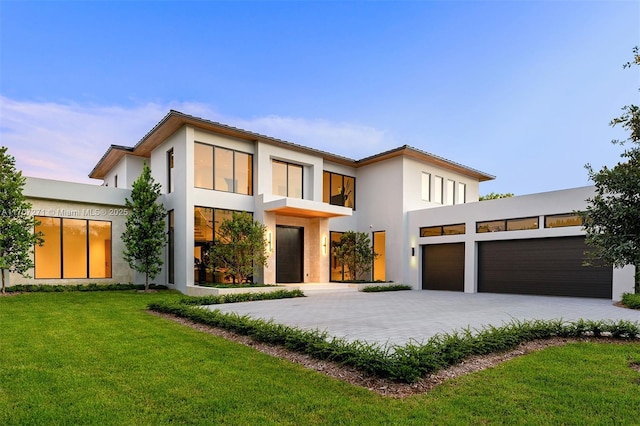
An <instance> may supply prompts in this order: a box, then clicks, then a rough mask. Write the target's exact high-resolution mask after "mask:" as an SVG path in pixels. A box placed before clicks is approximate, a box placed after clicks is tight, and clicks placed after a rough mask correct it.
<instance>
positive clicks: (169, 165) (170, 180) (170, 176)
mask: <svg viewBox="0 0 640 426" xmlns="http://www.w3.org/2000/svg"><path fill="white" fill-rule="evenodd" d="M173 185H174V183H173V148H171V149H170V150H169V151H167V193H171V192H173V191H174V187H173Z"/></svg>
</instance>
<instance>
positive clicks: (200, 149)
mask: <svg viewBox="0 0 640 426" xmlns="http://www.w3.org/2000/svg"><path fill="white" fill-rule="evenodd" d="M193 158H194V167H193V169H194V176H193V178H194V179H193V184H194V186H195V187H196V188H205V189H213V146H211V145H205V144H202V143H196V144H195V147H194V151H193Z"/></svg>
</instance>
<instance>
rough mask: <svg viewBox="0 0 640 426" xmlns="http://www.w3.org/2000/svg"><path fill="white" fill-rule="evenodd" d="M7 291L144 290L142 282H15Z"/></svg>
mask: <svg viewBox="0 0 640 426" xmlns="http://www.w3.org/2000/svg"><path fill="white" fill-rule="evenodd" d="M149 289H150V290H166V289H167V287H166V286H164V285H156V284H149ZM5 290H6V292H7V293H17V292H20V293H54V292H57V293H61V292H67V291H113V290H144V284H96V283H91V284H68V285H62V284H56V285H48V284H17V285H12V286H11V287H6V289H5Z"/></svg>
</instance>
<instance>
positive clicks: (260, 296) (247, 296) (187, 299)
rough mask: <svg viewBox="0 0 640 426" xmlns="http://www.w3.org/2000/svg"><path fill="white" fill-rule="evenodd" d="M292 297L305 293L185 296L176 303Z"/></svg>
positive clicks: (207, 303) (229, 301)
mask: <svg viewBox="0 0 640 426" xmlns="http://www.w3.org/2000/svg"><path fill="white" fill-rule="evenodd" d="M293 297H305V295H304V293H303V292H302V290H276V291H270V292H264V293H230V294H220V295H210V296H187V297H183V298H182V299H180V300H179V301H178V303H180V304H183V305H218V304H220V303H237V302H252V301H255V300H273V299H290V298H293Z"/></svg>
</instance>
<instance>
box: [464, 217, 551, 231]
mask: <svg viewBox="0 0 640 426" xmlns="http://www.w3.org/2000/svg"><path fill="white" fill-rule="evenodd" d="M538 221H539V218H538V216H533V217H522V218H515V219H501V220H488V221H484V222H476V232H478V233H485V232H502V231H525V230H528V229H538V228H539V223H538Z"/></svg>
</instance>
